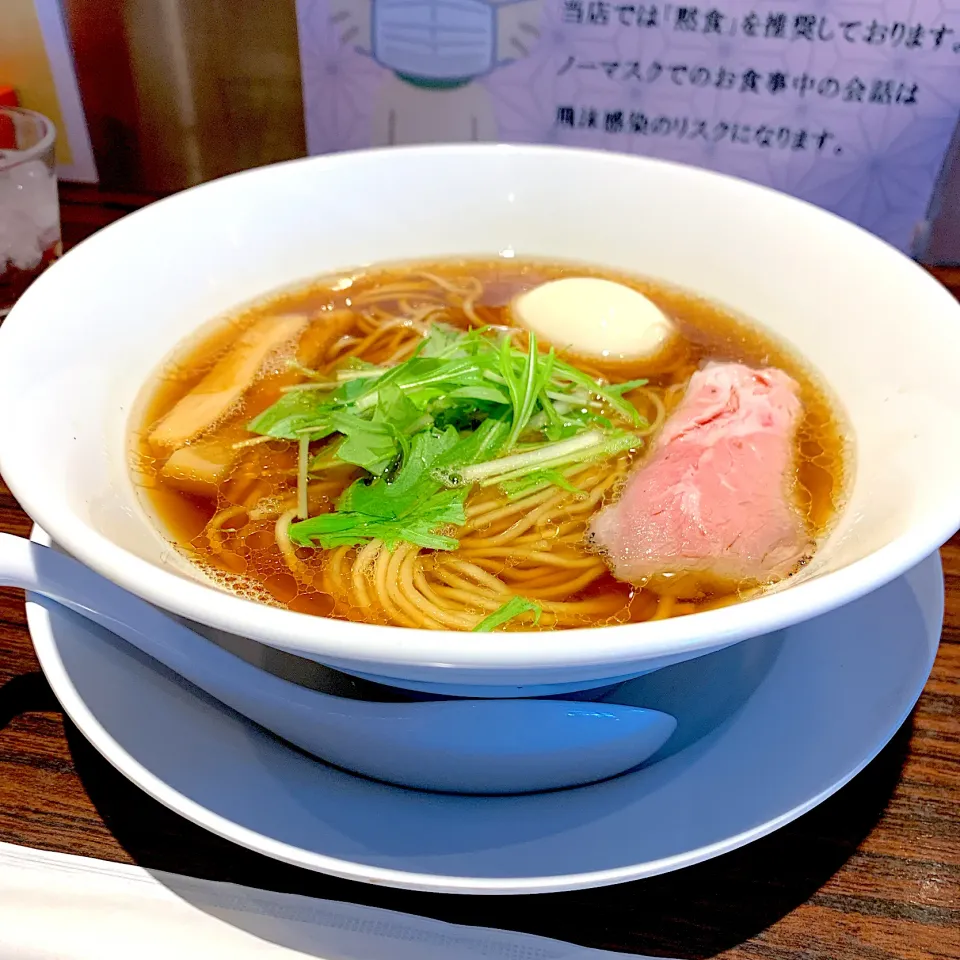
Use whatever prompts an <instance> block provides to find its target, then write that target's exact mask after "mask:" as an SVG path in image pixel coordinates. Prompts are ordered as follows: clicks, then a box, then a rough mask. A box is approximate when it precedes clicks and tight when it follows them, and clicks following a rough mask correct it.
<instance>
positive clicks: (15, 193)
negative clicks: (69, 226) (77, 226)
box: [0, 106, 62, 319]
mask: <svg viewBox="0 0 960 960" xmlns="http://www.w3.org/2000/svg"><path fill="white" fill-rule="evenodd" d="M55 140H56V130H55V129H54V126H53V124H52V123H51V122H50V120H48V119H47V118H46V117H45V116H43V115H42V114H39V113H35V112H34V111H33V110H24V109H22V108H20V107H4V106H0V319H2V318H3V317H5V316H6V315H7V314H8V313H9V312H10V308H11V307H12V306H13V304H14V303H15V302H16V300H17V298H18V297H19V296H20V295H21V294H22V293H23V291H24V290H26V289H27V287H28V286H30V284H31V283H32V282H33V281H34V280H35V279H36V278H37V277H38V276H39V275H40V274H41V273H42V272H43V271H44V270H45V269H46V268H47V267H48V266H49V265H50V264H51V263H52V262H53V261H54V260H55V259H56V258H57V257H59V256H60V253H61V250H62V245H61V242H60V206H59V203H58V199H57V174H56V162H55V160H54V152H53V145H54V141H55Z"/></svg>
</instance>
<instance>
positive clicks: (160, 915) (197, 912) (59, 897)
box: [0, 843, 650, 960]
mask: <svg viewBox="0 0 960 960" xmlns="http://www.w3.org/2000/svg"><path fill="white" fill-rule="evenodd" d="M626 956H627V955H626V954H621V953H609V952H607V951H603V950H591V949H587V948H584V947H578V946H574V945H573V944H569V943H563V942H561V941H559V940H548V939H544V938H542V937H534V936H529V935H527V934H521V933H509V932H506V931H503V930H490V929H485V928H482V927H462V926H456V925H454V924H450V923H443V922H441V921H438V920H427V919H424V918H423V917H415V916H410V915H409V914H403V913H394V912H393V911H390V910H379V909H374V908H372V907H361V906H356V905H354V904H349V903H337V902H334V901H330V900H315V899H312V898H310V897H301V896H295V895H292V894H282V893H269V892H267V891H265V890H254V889H252V888H250V887H240V886H237V885H235V884H230V883H214V882H211V881H208V880H196V879H193V878H190V877H181V876H178V875H177V874H171V873H160V872H156V873H152V872H148V871H147V870H144V869H142V868H140V867H131V866H126V865H124V864H116V863H107V862H105V861H102V860H91V859H88V858H86V857H72V856H66V855H64V854H56V853H45V852H42V851H39V850H30V849H27V848H24V847H16V846H11V845H10V844H5V843H0V960H115V958H116V960H121V958H122V960H128V958H130V957H136V958H137V960H171V958H172V960H181V958H182V960H189V958H193V957H198V958H201V957H202V958H203V960H285V958H291V960H292V958H295V957H314V958H321V960H614V958H616V957H626ZM630 957H631V958H632V960H650V958H638V957H636V956H635V955H634V954H630Z"/></svg>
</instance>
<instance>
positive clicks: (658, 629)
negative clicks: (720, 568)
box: [0, 144, 960, 673]
mask: <svg viewBox="0 0 960 960" xmlns="http://www.w3.org/2000/svg"><path fill="white" fill-rule="evenodd" d="M398 151H402V152H404V153H406V154H414V155H419V156H420V158H422V160H423V161H424V162H429V161H430V160H431V159H432V160H437V159H441V160H444V161H448V160H451V159H455V158H456V157H458V156H460V155H462V154H464V153H469V154H474V155H477V154H488V155H492V156H496V157H501V158H510V157H516V156H521V155H532V156H534V157H539V158H543V159H546V158H547V157H550V156H556V155H562V156H564V157H566V158H568V159H569V158H571V157H576V156H580V157H581V158H582V161H583V162H586V163H590V164H593V165H596V164H610V165H621V166H630V167H634V168H636V169H637V170H638V171H642V170H643V168H644V167H647V168H649V167H671V168H674V169H679V170H682V171H683V175H685V176H689V177H696V178H709V179H713V180H715V181H722V182H723V184H724V185H725V186H726V188H727V189H728V190H729V189H737V190H741V191H745V192H751V193H757V192H759V193H763V194H767V195H768V196H769V197H770V198H771V199H775V200H776V202H778V203H780V204H786V205H788V206H792V205H798V206H799V207H804V208H808V209H809V210H812V211H814V212H815V214H816V216H818V217H820V218H824V220H825V221H826V220H830V221H833V222H834V223H835V224H839V225H840V227H841V229H843V230H845V231H847V234H848V236H849V237H850V239H851V240H856V241H857V242H858V244H859V245H860V246H861V247H862V246H863V245H866V249H867V250H868V251H869V249H870V247H871V246H872V247H873V249H874V250H875V251H876V252H877V253H878V254H880V255H881V256H884V257H887V258H889V257H890V256H891V255H893V256H896V257H901V258H903V260H904V261H906V262H907V263H909V264H910V265H911V266H913V267H914V269H915V270H916V274H915V275H916V277H917V282H918V283H927V284H929V285H931V287H936V288H937V293H938V294H939V295H940V296H941V297H942V298H943V299H942V302H943V304H944V310H945V312H946V311H947V310H956V311H960V305H958V304H957V302H956V301H955V300H954V299H953V297H951V295H950V294H949V292H948V291H946V290H945V289H944V288H943V287H942V286H941V285H940V284H939V283H938V282H937V281H936V280H935V279H934V278H933V277H932V276H930V275H929V274H927V273H926V271H924V270H923V268H922V267H920V266H919V265H917V264H916V263H915V262H913V261H911V260H909V258H907V257H905V256H904V255H903V254H902V253H900V252H899V251H897V250H896V249H895V248H893V247H892V246H890V245H889V244H887V243H886V242H885V241H883V240H881V239H880V238H878V237H876V236H874V235H873V234H871V233H869V232H867V231H866V230H864V229H862V228H860V227H858V226H857V225H855V224H853V223H850V222H849V221H846V220H844V219H842V218H840V217H837V216H836V215H834V214H832V213H829V212H828V211H825V210H822V209H821V208H819V207H816V206H815V205H813V204H810V203H807V202H806V201H803V200H800V199H797V198H795V197H791V196H789V195H787V194H783V193H781V192H779V191H777V190H773V189H771V188H769V187H765V186H761V185H758V184H754V183H751V182H749V181H746V180H743V179H741V178H738V177H733V176H729V175H726V174H720V173H716V172H714V171H710V170H705V169H702V168H697V167H692V166H688V165H685V164H679V163H675V162H672V161H664V160H657V159H652V158H648V157H638V156H634V155H630V154H619V153H613V152H609V151H603V150H591V149H573V148H567V147H557V146H550V145H505V144H450V145H445V144H440V145H427V146H404V147H388V148H375V149H366V150H356V151H344V152H342V153H337V154H330V155H326V156H316V157H302V158H297V159H295V160H289V161H285V162H283V163H278V164H271V165H268V166H265V167H258V168H254V169H250V170H244V171H241V172H239V173H235V174H231V175H229V176H226V177H222V178H219V179H217V180H214V181H210V182H207V183H203V184H199V185H197V186H194V187H191V188H188V189H187V190H184V191H181V192H179V193H176V194H173V195H171V196H168V197H165V198H163V199H161V200H158V201H156V202H154V203H151V204H149V205H148V206H146V207H144V208H142V209H140V210H137V211H135V212H133V213H131V214H129V215H127V216H125V217H123V218H122V219H120V220H118V221H116V222H114V223H113V224H110V225H109V226H107V227H106V228H104V229H103V230H100V231H98V232H97V233H96V234H94V235H92V236H90V237H88V238H87V239H86V240H84V241H82V242H81V243H80V244H78V245H77V247H76V248H75V249H78V250H79V249H86V250H90V249H91V248H93V249H95V248H96V246H97V244H98V243H110V244H113V243H115V241H116V239H117V238H119V237H121V236H122V231H124V230H130V229H134V228H136V227H139V225H140V224H141V223H143V222H144V221H147V220H148V218H150V217H156V216H176V215H179V214H180V212H181V211H182V212H183V213H187V212H188V211H189V209H190V204H191V203H192V199H191V198H192V197H193V195H194V193H195V191H197V190H201V191H207V192H209V191H213V190H222V189H235V185H236V184H237V183H238V182H244V181H245V179H247V178H250V177H260V178H263V179H265V178H267V177H269V176H277V175H278V170H279V169H281V168H288V167H290V166H292V165H301V164H311V165H314V166H316V167H320V168H323V167H333V166H336V165H341V164H349V163H351V162H356V161H357V160H358V159H359V158H362V159H363V160H364V161H365V162H368V163H369V162H372V163H373V165H374V167H376V166H377V165H378V164H379V163H380V162H388V160H389V157H391V156H395V155H396V153H397V152H398ZM71 254H72V251H71V252H70V253H68V254H67V257H69V256H71ZM67 257H65V258H64V259H67ZM59 266H60V264H59V263H57V264H54V265H52V267H51V269H50V270H48V271H46V272H45V273H44V274H43V275H42V276H41V277H40V278H38V280H37V283H36V284H34V285H33V286H32V288H31V289H30V290H28V291H26V293H25V294H24V296H23V297H22V298H21V300H20V301H19V302H18V304H17V305H15V306H14V309H13V310H12V311H11V313H10V315H9V317H8V318H7V320H6V321H5V322H4V327H6V328H8V329H9V328H11V325H12V326H13V327H15V328H17V329H19V324H20V323H23V322H26V320H27V310H28V309H29V304H30V303H31V302H32V300H33V299H34V297H36V296H38V295H39V293H40V292H41V291H42V290H44V289H46V288H47V287H48V286H49V285H50V284H52V283H55V282H56V280H57V278H58V277H59V272H58V267H59ZM21 317H22V318H23V319H22V320H21V319H20V318H21ZM944 322H945V321H944ZM0 342H2V335H0ZM7 362H9V361H7ZM2 441H3V432H2V430H0V470H2V472H3V473H4V476H5V477H6V479H7V483H8V485H9V488H10V490H11V492H12V493H13V495H14V496H15V497H16V499H17V500H18V501H19V502H20V504H21V505H22V506H23V508H24V510H25V511H26V512H27V513H28V514H29V515H30V516H31V518H32V519H33V520H34V521H35V522H36V523H38V524H39V525H40V526H41V527H42V528H43V529H45V530H46V531H48V532H49V534H50V535H51V537H52V538H53V539H54V540H55V541H56V542H57V543H58V544H60V545H61V546H62V547H63V548H64V549H66V550H67V551H69V552H70V553H71V554H72V555H73V556H75V557H76V558H77V559H79V560H81V561H82V562H83V563H85V564H86V565H87V566H89V567H91V568H92V569H94V570H95V571H97V572H98V573H100V574H101V575H103V576H105V577H107V578H108V579H110V580H112V581H113V582H114V583H116V584H118V585H119V586H121V587H123V588H125V589H127V590H129V591H130V592H132V593H134V594H136V595H138V596H140V597H142V598H143V599H145V600H147V601H149V602H151V603H153V604H155V605H157V606H159V607H161V608H163V609H165V610H167V611H170V612H172V613H175V614H178V615H180V616H183V617H186V618H188V619H191V620H194V621H197V622H200V623H204V624H207V625H208V626H212V627H215V628H218V629H221V630H226V631H229V632H232V633H234V634H238V635H241V636H247V637H250V638H252V639H255V640H258V641H260V642H263V643H266V644H267V645H271V646H275V647H277V648H279V649H287V650H290V651H292V652H298V653H301V654H304V653H308V654H309V655H310V656H312V657H325V658H328V659H330V660H340V661H347V662H351V663H356V664H360V663H364V664H370V665H376V666H378V667H381V668H382V667H383V666H384V665H396V666H411V667H424V666H429V667H430V668H451V669H464V668H465V669H481V668H482V669H484V670H486V671H490V672H494V673H495V672H500V671H502V672H506V671H516V670H518V669H530V670H545V669H564V668H588V667H599V666H609V665H613V664H617V663H624V662H628V661H638V660H650V659H654V658H656V657H661V656H670V655H675V654H678V653H684V654H687V653H690V654H695V653H697V652H700V651H704V652H705V651H707V650H710V649H716V648H718V647H721V646H724V645H726V644H729V643H733V642H736V641H737V640H741V639H745V638H747V637H751V636H757V635H760V634H764V633H768V632H772V631H774V630H778V629H781V628H783V627H787V626H790V625H791V624H794V623H797V622H800V621H802V620H807V619H811V618H813V617H815V616H818V615H819V614H822V613H825V612H827V611H829V610H831V609H834V608H836V607H838V606H841V605H843V604H845V603H848V602H850V601H852V600H855V599H857V598H858V597H860V596H862V595H864V594H866V593H869V592H871V591H873V590H875V589H877V588H879V587H881V586H883V585H885V584H886V583H889V582H890V581H891V580H894V579H896V578H897V577H899V576H901V575H902V574H903V573H905V572H906V571H907V570H909V569H911V568H912V567H913V566H915V565H916V564H917V563H919V562H920V561H921V560H923V559H924V558H925V557H926V556H928V555H929V554H930V553H932V552H933V551H934V550H936V549H938V548H939V547H940V546H941V545H942V544H943V543H944V542H946V540H948V539H949V538H950V537H951V536H952V535H953V534H954V533H955V532H956V531H957V530H958V529H960V489H958V493H957V495H956V496H955V497H954V500H953V502H952V503H950V504H947V503H946V502H945V503H944V504H943V506H942V508H941V509H939V510H938V511H936V512H935V513H934V514H932V515H930V516H929V517H926V518H925V519H924V520H923V522H920V523H916V524H914V525H913V526H912V527H910V528H909V529H908V530H907V531H905V532H904V533H902V534H901V535H900V536H898V537H896V538H894V539H893V540H891V541H890V542H889V543H887V544H885V545H884V546H882V547H881V548H879V549H878V550H875V551H873V552H872V553H870V554H868V555H867V556H865V557H862V558H861V559H859V560H856V561H854V562H853V563H851V564H849V565H847V566H845V567H842V568H840V569H837V570H833V571H830V572H827V573H825V574H823V575H822V576H819V577H816V578H813V579H811V580H808V581H805V582H803V583H799V584H797V585H796V586H789V587H787V588H785V589H783V590H779V591H776V592H773V593H770V594H768V595H762V596H760V597H757V598H754V599H751V600H748V601H744V602H743V603H738V604H734V605H731V606H728V607H723V608H720V609H717V610H710V611H705V612H701V613H694V614H691V615H688V616H685V617H677V618H672V619H667V620H659V621H653V622H643V623H627V624H617V625H611V626H602V627H581V628H571V629H565V630H551V631H530V632H524V633H523V634H522V635H523V636H524V637H525V638H527V639H526V640H525V642H524V643H522V644H518V643H517V642H516V638H517V634H516V633H513V632H508V633H504V632H492V633H483V634H476V635H475V634H473V633H471V632H461V631H453V630H427V629H423V628H412V627H396V626H389V625H381V624H367V623H361V622H356V621H347V620H336V619H333V618H329V617H319V616H317V615H313V614H305V613H297V612H294V611H290V610H285V609H282V608H279V607H273V606H268V605H266V604H263V603H259V602H256V601H252V600H246V599H243V598H241V597H239V596H236V595H234V594H231V593H227V592H225V591H224V590H222V589H220V588H218V587H216V586H214V585H212V584H209V583H203V582H200V581H197V580H191V579H188V578H187V577H185V576H183V575H180V574H177V573H174V572H172V571H170V570H167V569H164V568H163V567H160V566H157V565H155V564H154V563H152V562H150V561H147V560H144V559H142V558H140V557H139V556H137V555H135V554H133V553H131V552H129V551H127V550H126V549H125V548H123V547H121V546H119V545H117V544H116V543H114V542H113V541H112V540H111V539H110V538H108V537H106V536H104V535H103V534H101V533H100V532H99V531H97V530H95V529H93V528H92V527H90V526H88V525H87V523H86V522H84V521H83V520H81V519H80V518H79V517H78V516H77V515H76V514H75V513H74V512H73V511H72V510H71V509H70V508H69V507H68V506H67V505H66V504H65V503H63V502H57V501H54V502H52V503H51V502H43V501H41V499H40V498H38V497H35V496H34V495H33V492H32V489H31V484H30V482H29V480H30V477H29V475H30V473H31V472H32V470H31V468H30V465H29V464H27V463H25V462H24V461H23V460H18V458H17V456H16V453H15V451H13V450H11V449H9V445H8V444H5V443H3V442H2ZM11 468H12V469H11ZM948 506H949V507H950V508H951V509H946V507H948ZM547 638H549V639H547Z"/></svg>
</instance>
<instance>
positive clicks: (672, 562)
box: [590, 362, 812, 593]
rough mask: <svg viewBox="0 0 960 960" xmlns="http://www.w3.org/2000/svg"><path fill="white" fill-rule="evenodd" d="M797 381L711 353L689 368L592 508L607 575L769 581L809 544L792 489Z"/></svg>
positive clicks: (695, 582)
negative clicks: (644, 444)
mask: <svg viewBox="0 0 960 960" xmlns="http://www.w3.org/2000/svg"><path fill="white" fill-rule="evenodd" d="M801 414H802V405H801V402H800V398H799V387H798V385H797V383H796V381H794V380H793V379H792V378H791V377H789V376H788V375H787V374H785V373H784V372H783V371H782V370H777V369H772V368H769V369H763V370H754V369H751V368H750V367H747V366H745V365H743V364H740V363H721V362H713V363H710V364H708V365H707V366H705V367H703V368H702V369H700V370H698V371H697V372H696V373H695V374H694V375H693V376H692V377H691V378H690V383H689V385H688V387H687V390H686V393H685V394H684V397H683V400H682V401H681V402H680V405H679V406H678V407H677V409H676V410H675V411H674V412H673V413H672V414H671V416H670V417H669V418H668V419H667V422H666V423H665V424H664V426H663V429H662V430H661V432H660V434H659V436H658V437H657V438H656V440H655V442H654V444H653V448H652V450H651V451H650V453H649V454H648V456H647V457H646V458H645V459H644V460H643V461H642V462H641V463H640V464H639V465H638V466H637V467H636V468H635V469H634V472H633V474H632V475H631V476H630V477H629V479H628V480H627V483H626V485H625V486H624V489H623V493H622V494H621V496H620V498H619V499H618V500H617V501H616V502H615V503H612V504H610V505H609V506H607V507H605V508H604V509H603V510H601V511H600V513H599V514H598V515H597V516H596V517H595V519H594V521H593V523H592V524H591V527H590V536H591V539H592V541H593V543H594V544H595V545H596V546H597V547H599V548H600V549H601V550H602V551H603V552H604V554H605V555H606V557H607V559H608V561H609V563H610V566H611V568H612V570H613V573H614V575H615V576H616V577H617V578H618V579H620V580H625V581H627V582H630V583H634V584H638V585H643V584H645V583H649V582H651V581H655V582H659V581H661V580H662V578H664V577H669V578H671V580H673V582H674V583H676V586H677V588H678V589H680V590H681V591H683V590H686V591H687V592H688V593H689V592H691V591H692V592H693V593H696V591H697V590H700V589H705V588H706V589H709V588H716V587H717V586H718V585H720V584H723V585H727V586H732V585H739V584H758V583H767V582H770V581H773V580H776V579H779V578H781V577H784V576H787V575H788V574H790V573H792V572H794V571H795V570H796V569H797V567H798V566H799V564H800V563H801V561H802V560H803V559H804V558H805V557H806V556H808V555H809V553H810V552H811V549H812V543H811V539H810V535H809V533H808V530H807V528H806V524H805V523H804V520H803V517H802V516H801V514H800V512H799V510H798V508H797V505H796V496H795V489H794V488H795V457H796V447H795V436H796V431H797V426H798V424H799V420H800V417H801Z"/></svg>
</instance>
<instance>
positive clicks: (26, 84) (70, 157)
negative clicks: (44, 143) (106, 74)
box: [0, 0, 97, 183]
mask: <svg viewBox="0 0 960 960" xmlns="http://www.w3.org/2000/svg"><path fill="white" fill-rule="evenodd" d="M2 84H9V85H10V86H12V87H14V88H15V89H16V91H17V94H18V95H19V98H20V105H21V106H23V107H28V108H29V109H31V110H36V111H38V112H39V113H42V114H43V115H44V116H45V117H49V118H50V120H52V121H53V124H54V126H55V127H56V128H57V173H58V174H59V176H60V178H61V179H63V180H80V181H83V182H85V183H95V182H96V180H97V169H96V165H95V163H94V159H93V150H92V149H91V146H90V136H89V133H88V132H87V123H86V119H85V117H84V114H83V106H82V104H81V102H80V92H79V90H78V88H77V78H76V74H75V72H74V67H73V55H72V53H71V51H70V45H69V43H68V42H67V34H66V30H65V28H64V24H63V17H62V15H61V11H60V5H59V2H58V0H0V85H2Z"/></svg>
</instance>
